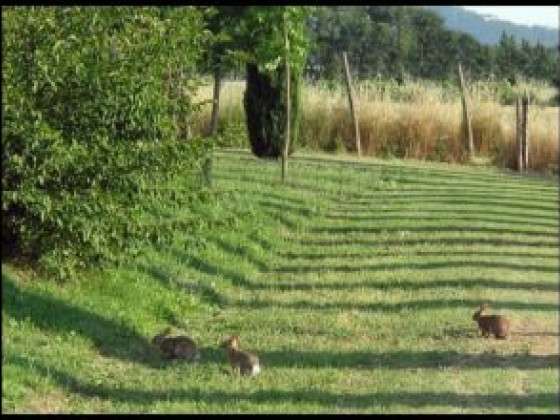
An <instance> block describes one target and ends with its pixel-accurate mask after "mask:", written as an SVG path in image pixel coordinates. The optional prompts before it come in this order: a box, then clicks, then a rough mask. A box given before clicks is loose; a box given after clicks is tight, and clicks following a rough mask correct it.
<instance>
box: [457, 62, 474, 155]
mask: <svg viewBox="0 0 560 420" xmlns="http://www.w3.org/2000/svg"><path fill="white" fill-rule="evenodd" d="M459 83H460V85H461V103H462V105H463V126H464V127H465V126H466V129H467V136H468V147H469V158H470V159H472V158H473V157H474V141H473V133H472V126H471V114H470V111H469V104H468V100H467V89H466V86H465V79H464V78H463V68H462V67H461V63H459Z"/></svg>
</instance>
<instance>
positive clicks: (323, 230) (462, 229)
mask: <svg viewBox="0 0 560 420" xmlns="http://www.w3.org/2000/svg"><path fill="white" fill-rule="evenodd" d="M557 229H558V228H557V227H555V229H541V230H528V229H513V228H510V227H506V228H500V227H488V226H480V227H471V226H441V225H438V224H434V225H429V226H385V227H371V226H351V225H348V226H327V227H324V226H317V227H310V228H308V229H307V232H309V233H313V234H318V235H344V234H349V233H363V234H389V233H393V234H399V233H400V232H414V233H428V234H429V233H434V232H436V233H443V232H446V233H447V232H452V233H459V234H463V233H467V232H468V233H488V234H493V235H495V234H506V235H524V236H538V237H550V238H558V231H557Z"/></svg>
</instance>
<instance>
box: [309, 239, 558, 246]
mask: <svg viewBox="0 0 560 420" xmlns="http://www.w3.org/2000/svg"><path fill="white" fill-rule="evenodd" d="M298 245H300V246H304V247H305V246H322V247H336V246H341V245H351V246H373V247H378V246H380V245H383V246H392V245H395V246H403V247H404V246H415V245H438V246H444V245H455V246H459V245H464V246H465V245H468V246H476V245H495V246H527V247H539V248H540V247H547V248H558V240H555V241H543V240H533V241H527V240H520V239H515V238H498V237H493V238H488V237H486V238H485V237H482V238H464V237H456V238H419V239H390V240H389V239H366V238H337V239H336V241H333V240H332V239H324V238H313V237H310V238H303V239H300V240H299V241H298Z"/></svg>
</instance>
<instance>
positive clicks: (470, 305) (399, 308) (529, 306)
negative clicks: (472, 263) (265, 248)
mask: <svg viewBox="0 0 560 420" xmlns="http://www.w3.org/2000/svg"><path fill="white" fill-rule="evenodd" d="M481 303H486V304H488V305H489V306H490V307H492V308H496V309H498V308H499V309H506V308H507V309H517V310H527V311H554V312H557V311H558V304H557V303H545V302H519V301H502V300H498V301H494V300H490V299H486V300H485V301H484V302H481V301H480V300H478V299H477V300H475V299H434V300H412V301H404V302H398V303H386V302H364V303H359V302H336V301H329V302H325V303H320V302H314V301H312V300H303V299H300V300H291V301H289V302H283V301H275V300H269V299H266V300H265V299H258V300H257V299H255V300H245V301H243V300H240V301H237V302H232V303H230V305H235V306H238V307H240V308H251V309H268V308H285V309H301V310H307V311H310V310H345V311H346V310H360V311H371V312H376V311H379V312H405V311H410V312H414V311H418V310H428V309H445V308H467V311H469V312H468V314H467V315H468V317H469V318H470V317H471V316H472V312H473V311H474V310H476V308H478V307H479V306H480V305H481ZM471 309H472V311H471Z"/></svg>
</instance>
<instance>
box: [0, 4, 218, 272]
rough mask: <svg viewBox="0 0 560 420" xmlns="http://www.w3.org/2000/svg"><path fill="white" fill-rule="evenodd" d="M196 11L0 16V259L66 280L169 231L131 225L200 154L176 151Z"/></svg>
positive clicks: (9, 11) (198, 149) (200, 149)
mask: <svg viewBox="0 0 560 420" xmlns="http://www.w3.org/2000/svg"><path fill="white" fill-rule="evenodd" d="M203 13H204V12H203V10H202V9H200V8H194V7H167V8H157V7H149V8H144V7H142V8H141V7H75V6H73V7H9V8H3V9H2V23H3V25H2V43H3V53H4V57H3V61H2V111H3V116H4V120H3V126H2V245H3V246H2V249H3V250H4V251H6V252H4V255H6V254H7V255H12V256H24V257H26V258H30V259H31V260H32V261H38V262H39V263H40V266H41V267H42V268H45V269H48V270H50V271H52V273H54V274H58V275H60V276H62V277H68V276H69V275H70V274H72V272H73V270H74V269H75V268H76V267H78V266H83V265H85V264H87V263H89V262H92V261H99V262H103V261H115V260H118V259H119V256H120V255H124V254H123V252H124V251H126V250H133V249H135V246H136V245H137V244H138V243H141V242H143V241H146V240H157V239H161V236H162V235H164V232H165V230H162V229H160V228H161V227H160V226H151V227H150V226H147V225H145V224H142V222H141V221H140V220H138V218H137V216H136V215H137V214H139V213H138V210H139V207H140V206H141V205H145V204H146V203H148V202H149V201H150V200H163V199H169V197H168V194H169V193H168V192H167V191H165V190H161V191H160V190H158V189H157V187H158V185H161V184H162V183H165V182H166V180H168V179H170V177H172V176H173V174H175V173H177V172H178V171H182V170H184V169H185V168H186V167H188V166H189V165H190V166H192V165H196V164H197V163H198V162H199V160H200V159H202V156H203V155H204V151H205V149H206V148H207V147H206V145H205V144H203V143H202V142H201V141H195V140H193V141H189V142H185V141H180V140H178V138H179V136H180V134H181V132H182V131H183V130H184V126H183V125H182V122H183V121H184V120H185V118H187V117H188V115H189V114H190V113H191V112H192V104H191V103H190V101H189V95H188V93H189V91H190V90H192V89H194V88H195V87H196V84H195V82H194V76H193V74H194V70H195V63H196V60H197V59H198V54H199V52H198V51H199V50H200V46H201V45H202V43H204V42H205V36H206V35H205V32H204V30H203V23H204V19H203V17H204V15H203Z"/></svg>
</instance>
